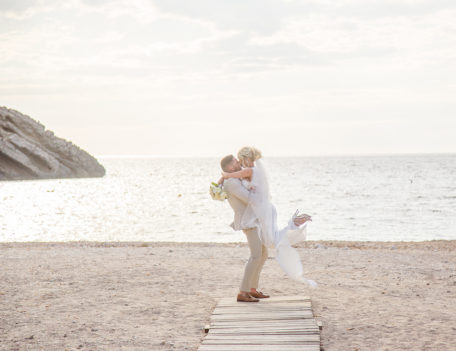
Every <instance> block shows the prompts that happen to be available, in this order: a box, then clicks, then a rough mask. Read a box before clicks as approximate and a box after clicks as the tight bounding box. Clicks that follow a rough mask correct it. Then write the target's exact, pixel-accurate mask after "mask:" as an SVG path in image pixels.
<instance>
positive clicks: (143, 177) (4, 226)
mask: <svg viewBox="0 0 456 351" xmlns="http://www.w3.org/2000/svg"><path fill="white" fill-rule="evenodd" d="M100 161H101V162H102V163H103V164H104V166H105V167H106V169H107V175H106V177H104V178H97V179H65V180H44V181H21V182H0V199H1V211H0V226H1V227H0V241H2V242H7V241H74V240H94V241H207V242H231V241H241V240H242V241H244V240H245V239H244V237H243V234H242V233H239V232H234V231H233V230H232V229H231V228H230V227H229V226H228V224H229V223H231V221H232V217H233V214H232V210H231V208H230V207H229V205H228V203H227V202H224V203H222V202H218V201H213V200H212V199H211V198H210V196H209V195H208V187H209V183H210V181H212V180H217V179H218V178H219V175H220V170H219V166H218V163H219V162H218V159H163V158H130V159H126V158H117V159H115V158H105V159H103V158H102V159H100ZM265 162H266V165H267V167H268V170H269V176H270V183H271V191H272V195H273V202H274V204H275V205H276V207H277V210H278V213H279V224H285V222H286V221H287V218H288V216H290V215H291V214H292V213H293V212H294V210H295V209H296V208H299V209H302V210H304V211H305V212H307V213H309V214H312V215H313V219H314V222H313V223H311V224H310V226H309V236H308V239H309V240H328V239H331V240H376V241H378V240H379V241H389V240H392V241H400V240H407V241H420V240H432V239H456V182H455V179H456V155H422V156H376V157H309V158H284V159H266V160H265Z"/></svg>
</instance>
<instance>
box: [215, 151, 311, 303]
mask: <svg viewBox="0 0 456 351" xmlns="http://www.w3.org/2000/svg"><path fill="white" fill-rule="evenodd" d="M220 166H221V167H222V170H223V171H224V172H229V173H232V172H237V171H240V170H241V165H240V163H239V161H238V160H237V159H236V158H235V157H234V156H233V155H228V156H225V157H224V158H223V159H222V160H221V161H220ZM224 189H225V191H226V192H227V193H228V202H229V203H230V205H231V207H232V208H233V211H234V222H233V223H232V224H231V226H232V227H233V229H234V230H242V231H243V232H244V233H245V235H246V237H247V241H248V243H249V248H250V258H249V260H248V262H247V264H246V266H245V270H244V277H243V278H242V282H241V287H240V291H239V294H238V295H237V301H242V302H258V301H259V300H258V299H262V298H268V297H269V296H268V295H266V294H263V293H262V292H261V291H258V290H257V289H258V282H259V280H260V273H261V269H262V268H263V265H264V263H265V261H266V259H267V258H268V249H267V247H266V246H264V245H263V244H262V243H261V239H260V235H259V233H258V227H257V226H255V227H252V228H243V227H242V225H241V220H242V219H243V215H244V211H245V209H246V208H247V205H248V203H249V201H250V192H249V191H248V190H247V189H246V188H245V187H244V186H243V185H242V184H241V180H240V179H237V178H229V179H226V180H225V182H224ZM251 215H252V216H255V215H254V214H253V213H252V214H251ZM309 219H310V216H307V215H304V216H303V217H296V218H294V219H293V224H294V225H295V226H296V227H299V226H300V225H302V224H304V223H305V222H306V221H308V220H309ZM255 221H256V222H258V218H256V217H255V218H248V219H246V218H244V219H243V221H242V222H244V223H252V222H255ZM291 229H295V228H291Z"/></svg>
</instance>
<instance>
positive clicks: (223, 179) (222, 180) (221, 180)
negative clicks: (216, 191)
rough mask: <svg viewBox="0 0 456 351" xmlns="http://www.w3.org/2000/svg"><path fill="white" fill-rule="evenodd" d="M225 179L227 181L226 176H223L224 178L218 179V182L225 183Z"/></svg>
mask: <svg viewBox="0 0 456 351" xmlns="http://www.w3.org/2000/svg"><path fill="white" fill-rule="evenodd" d="M224 181H225V178H223V177H222V178H220V179H219V180H218V182H217V183H218V184H223V182H224Z"/></svg>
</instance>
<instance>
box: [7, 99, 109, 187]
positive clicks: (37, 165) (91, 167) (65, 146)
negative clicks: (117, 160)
mask: <svg viewBox="0 0 456 351" xmlns="http://www.w3.org/2000/svg"><path fill="white" fill-rule="evenodd" d="M104 175H105V169H104V167H103V166H102V165H101V164H99V163H98V161H97V160H96V159H95V158H94V157H92V156H91V155H89V154H88V153H87V152H85V151H84V150H81V149H80V148H79V147H77V146H76V145H73V144H72V143H71V142H68V141H66V140H64V139H61V138H58V137H56V136H55V135H54V133H53V132H51V131H50V130H46V129H45V127H44V126H43V125H42V124H40V123H38V122H36V121H34V120H33V119H32V118H30V117H28V116H25V115H23V114H22V113H20V112H18V111H15V110H11V109H8V108H6V107H0V180H17V179H45V178H78V177H102V176H104Z"/></svg>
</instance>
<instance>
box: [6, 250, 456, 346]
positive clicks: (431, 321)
mask: <svg viewBox="0 0 456 351" xmlns="http://www.w3.org/2000/svg"><path fill="white" fill-rule="evenodd" d="M298 251H299V253H300V255H301V258H302V261H303V263H304V266H305V272H306V275H307V276H308V277H309V278H312V279H314V280H315V281H317V282H318V283H319V287H318V288H317V289H314V290H311V289H309V288H308V287H307V286H304V285H303V284H301V283H298V282H295V281H292V280H290V279H288V278H286V277H284V275H283V274H282V272H281V270H280V268H279V266H278V264H277V262H276V261H275V260H274V258H273V257H272V252H271V254H270V256H271V257H270V259H268V261H267V262H266V265H265V268H264V270H263V273H262V279H261V281H260V284H261V289H262V290H263V291H264V292H267V293H270V294H272V295H276V296H277V295H294V294H302V295H307V296H310V297H311V299H312V304H313V307H314V314H315V315H316V316H317V318H318V319H319V320H321V321H322V322H323V325H324V327H323V331H322V344H323V348H324V350H359V351H361V350H455V349H456V241H430V242H419V243H402V242H400V243H378V242H367V243H366V242H306V243H305V244H304V245H302V246H300V247H299V248H298ZM0 252H1V254H0V264H1V267H2V268H1V270H0V349H1V350H8V351H10V350H196V349H197V348H198V345H199V343H200V341H201V340H202V339H203V338H204V335H205V334H204V332H203V331H202V328H203V327H204V325H205V324H207V323H208V322H209V318H210V315H211V311H212V309H213V308H214V307H215V305H216V303H217V301H218V300H219V299H220V298H222V297H226V296H233V297H234V296H235V294H236V293H237V290H238V285H239V283H240V280H241V275H242V272H243V267H244V264H245V262H246V260H247V258H248V255H249V254H248V247H247V246H246V244H245V243H239V244H209V243H201V244H200V243H138V242H135V243H96V242H75V243H2V244H0Z"/></svg>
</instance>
